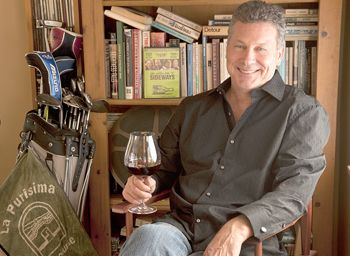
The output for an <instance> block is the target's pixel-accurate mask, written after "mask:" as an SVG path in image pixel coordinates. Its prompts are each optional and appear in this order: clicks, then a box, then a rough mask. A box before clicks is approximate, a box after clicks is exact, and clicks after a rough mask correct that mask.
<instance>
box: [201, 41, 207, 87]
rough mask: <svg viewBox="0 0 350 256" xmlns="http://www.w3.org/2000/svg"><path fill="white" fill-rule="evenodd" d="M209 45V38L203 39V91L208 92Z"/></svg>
mask: <svg viewBox="0 0 350 256" xmlns="http://www.w3.org/2000/svg"><path fill="white" fill-rule="evenodd" d="M207 44H208V37H206V36H203V37H202V47H203V50H202V51H203V61H202V63H203V91H207V90H208V81H207Z"/></svg>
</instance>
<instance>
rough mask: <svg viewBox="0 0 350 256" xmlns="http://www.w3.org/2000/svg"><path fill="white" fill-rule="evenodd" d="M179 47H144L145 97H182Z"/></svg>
mask: <svg viewBox="0 0 350 256" xmlns="http://www.w3.org/2000/svg"><path fill="white" fill-rule="evenodd" d="M179 62H180V51H179V48H144V49H143V68H144V72H143V78H144V79H143V80H144V88H143V89H144V98H146V99H149V98H178V97H180V68H179Z"/></svg>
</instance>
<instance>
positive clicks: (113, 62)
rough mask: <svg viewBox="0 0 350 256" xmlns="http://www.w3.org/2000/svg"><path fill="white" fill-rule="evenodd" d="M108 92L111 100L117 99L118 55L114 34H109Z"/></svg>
mask: <svg viewBox="0 0 350 256" xmlns="http://www.w3.org/2000/svg"><path fill="white" fill-rule="evenodd" d="M109 68H110V72H109V74H110V91H111V96H112V98H113V99H117V98H118V55H117V41H116V34H115V33H111V41H110V43H109Z"/></svg>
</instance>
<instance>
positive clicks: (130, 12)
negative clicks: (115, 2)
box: [111, 6, 153, 25]
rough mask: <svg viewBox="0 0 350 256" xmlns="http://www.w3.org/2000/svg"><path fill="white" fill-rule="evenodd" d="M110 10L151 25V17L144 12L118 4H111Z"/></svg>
mask: <svg viewBox="0 0 350 256" xmlns="http://www.w3.org/2000/svg"><path fill="white" fill-rule="evenodd" d="M111 11H112V12H114V13H116V14H119V15H121V16H124V17H128V18H129V19H131V20H134V21H136V22H139V23H142V24H146V25H151V23H152V21H153V18H152V16H149V15H147V14H146V13H143V12H140V11H138V10H135V9H131V8H125V7H120V6H112V7H111Z"/></svg>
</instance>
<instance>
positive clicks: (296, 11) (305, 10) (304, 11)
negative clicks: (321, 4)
mask: <svg viewBox="0 0 350 256" xmlns="http://www.w3.org/2000/svg"><path fill="white" fill-rule="evenodd" d="M284 14H285V16H289V15H295V16H303V15H317V14H318V9H309V8H301V9H291V8H288V9H285V10H284Z"/></svg>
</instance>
